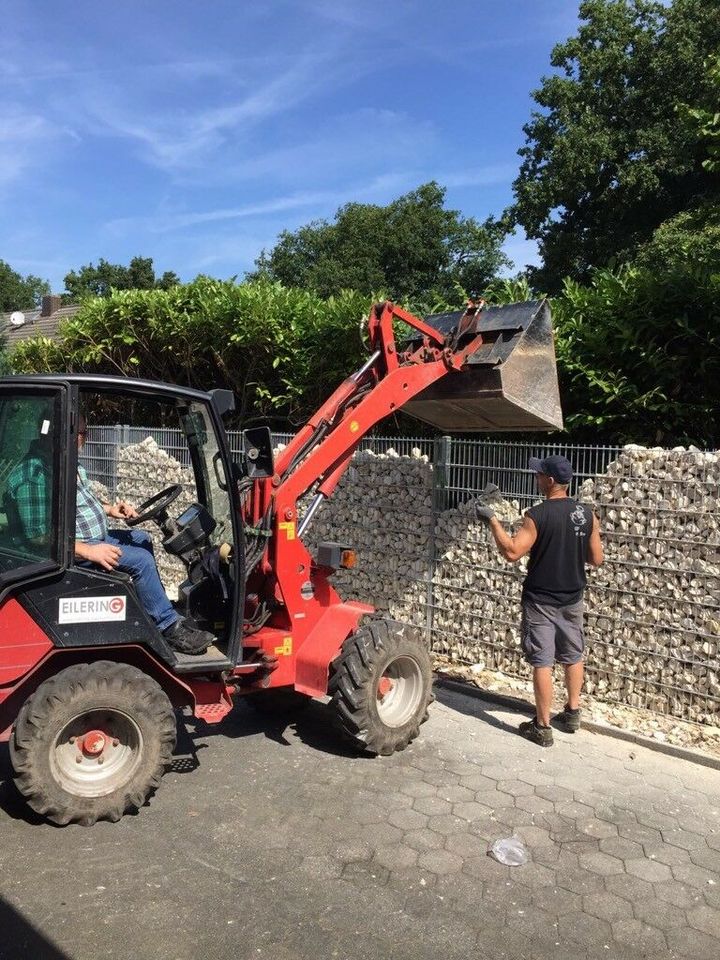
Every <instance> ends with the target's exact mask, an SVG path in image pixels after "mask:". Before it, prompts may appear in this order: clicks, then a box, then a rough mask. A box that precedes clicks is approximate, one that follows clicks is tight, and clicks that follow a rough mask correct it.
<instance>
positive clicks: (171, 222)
mask: <svg viewBox="0 0 720 960" xmlns="http://www.w3.org/2000/svg"><path fill="white" fill-rule="evenodd" d="M508 169H509V168H508V167H505V166H496V167H492V166H490V167H484V168H483V167H479V168H470V169H468V170H461V171H455V172H453V173H447V172H446V173H443V172H440V171H435V172H434V173H429V172H428V171H427V170H424V171H420V170H415V171H407V170H402V171H400V170H398V171H394V172H393V171H388V172H385V173H383V174H380V175H378V176H376V177H374V178H372V179H371V180H370V181H368V182H366V183H356V184H346V185H344V186H343V187H342V188H339V189H336V190H316V191H297V192H294V193H290V194H285V195H281V196H276V197H272V198H270V199H268V200H263V201H261V202H259V203H248V204H242V205H239V206H234V207H220V208H216V209H212V210H197V211H188V212H168V211H160V212H158V213H156V214H153V215H150V216H143V217H119V218H117V219H115V220H111V221H109V222H108V223H106V224H105V229H106V230H107V231H108V232H110V233H115V234H119V235H121V234H128V233H132V232H135V231H147V232H148V233H172V232H173V231H176V230H187V229H189V228H192V227H199V226H204V225H207V224H212V223H222V222H226V221H232V220H247V219H251V218H256V217H271V216H272V215H273V214H278V213H290V212H293V211H298V210H303V209H307V210H309V211H310V213H309V216H310V217H311V218H314V217H317V216H326V215H327V214H328V212H334V211H335V209H336V208H337V207H339V206H341V205H342V204H344V203H348V202H351V201H355V202H363V203H373V202H378V203H379V202H388V201H389V200H390V199H392V198H393V197H394V196H395V195H396V194H397V193H398V192H400V191H403V190H409V189H412V188H414V187H416V186H418V185H419V184H420V183H422V182H426V181H428V180H431V179H436V180H437V181H438V182H439V183H441V184H442V185H447V186H451V187H467V186H489V185H492V184H497V183H502V182H505V181H506V180H507V176H508Z"/></svg>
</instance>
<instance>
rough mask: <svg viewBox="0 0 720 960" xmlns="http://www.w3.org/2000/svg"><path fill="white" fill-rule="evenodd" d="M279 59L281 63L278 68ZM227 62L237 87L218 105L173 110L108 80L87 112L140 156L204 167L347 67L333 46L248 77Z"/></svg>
mask: <svg viewBox="0 0 720 960" xmlns="http://www.w3.org/2000/svg"><path fill="white" fill-rule="evenodd" d="M278 64H280V66H281V69H280V71H279V72H275V74H274V75H273V73H272V71H273V70H275V71H277V67H278ZM226 66H227V71H226V80H227V84H226V86H229V87H231V88H233V93H232V94H231V95H230V96H227V94H226V96H225V99H226V101H227V102H224V103H222V104H221V105H217V106H210V105H208V104H207V103H204V104H203V106H202V107H200V108H198V109H194V110H193V109H189V108H187V107H183V108H181V109H178V108H177V107H175V108H174V109H172V110H171V111H168V109H167V106H166V104H164V103H162V104H161V105H160V109H157V108H155V109H154V108H153V103H152V94H151V92H149V91H147V90H140V91H138V92H137V95H136V97H135V99H134V101H133V100H129V99H128V97H127V95H126V93H125V92H124V91H121V90H119V89H118V88H117V87H114V86H112V85H111V84H108V83H105V84H99V85H98V86H96V88H95V89H94V91H93V92H92V93H88V94H86V95H85V103H84V110H85V113H86V116H87V119H88V121H89V123H90V125H92V126H93V128H94V129H95V130H98V129H100V130H101V131H104V132H105V133H106V134H109V135H111V136H117V137H121V138H125V139H129V140H131V141H135V142H136V143H137V144H138V145H139V147H140V148H141V152H142V156H143V158H144V159H145V160H147V161H148V162H149V163H151V164H152V165H154V166H156V167H158V168H160V169H161V170H163V171H165V172H168V173H171V174H172V173H178V174H182V173H184V172H188V171H191V170H193V169H198V168H203V169H205V164H206V163H207V161H208V160H211V161H212V162H213V163H214V164H219V165H222V163H223V162H224V159H225V158H224V157H223V156H222V154H221V153H220V151H221V150H222V149H223V148H224V147H226V146H228V145H232V146H233V148H237V147H238V146H239V145H240V144H242V142H243V141H245V140H247V139H248V138H249V137H250V135H251V134H252V132H253V130H254V129H255V128H256V127H257V126H258V125H260V124H262V123H264V122H268V121H270V120H273V119H275V118H277V117H278V115H280V114H283V113H287V112H289V111H291V110H293V109H295V108H297V107H298V106H299V105H300V104H301V103H303V102H304V101H307V100H309V99H310V98H312V97H313V96H316V95H317V94H318V93H320V92H321V91H322V90H324V89H332V88H333V85H335V84H337V83H338V82H339V81H340V80H341V76H340V74H341V73H343V72H345V73H346V72H347V70H346V69H345V68H343V67H342V65H341V64H340V63H338V62H336V61H334V58H333V57H332V55H331V54H330V53H328V54H327V55H323V54H322V53H320V54H318V53H317V52H316V51H312V52H307V53H300V54H298V55H296V56H295V57H294V58H280V59H279V60H274V59H273V60H270V61H266V62H265V63H264V65H263V67H264V68H263V69H258V70H257V73H256V74H255V77H252V78H251V79H249V78H248V72H249V71H248V67H247V65H245V64H243V65H242V66H240V64H236V65H235V69H234V71H231V65H230V64H227V65H226ZM176 70H178V71H182V70H186V76H185V79H186V80H187V79H189V75H192V74H194V73H195V71H196V70H197V65H196V64H191V65H190V66H189V67H187V65H185V66H181V65H180V64H176ZM230 72H232V75H231V76H228V74H229V73H230ZM258 76H259V77H261V78H262V79H261V81H260V82H258V81H257V77H258ZM238 88H240V90H238ZM148 100H149V101H150V102H148ZM173 102H174V103H176V102H177V100H176V99H175V98H174V101H173Z"/></svg>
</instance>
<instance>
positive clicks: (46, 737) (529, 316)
mask: <svg viewBox="0 0 720 960" xmlns="http://www.w3.org/2000/svg"><path fill="white" fill-rule="evenodd" d="M398 321H399V324H398ZM367 323H368V330H367V342H368V347H369V357H368V359H367V362H366V363H364V364H363V366H362V367H361V368H360V369H359V370H358V371H357V372H356V373H354V374H353V375H352V376H350V377H348V379H347V380H345V382H344V383H342V384H341V385H340V386H339V387H338V388H337V389H336V390H335V392H334V393H333V394H332V396H331V397H330V398H329V399H328V400H327V402H326V403H324V404H323V406H322V407H321V408H320V409H319V410H318V411H317V412H316V413H315V414H314V416H312V417H311V419H310V420H309V421H308V423H307V424H306V425H305V426H304V427H303V428H302V429H301V430H299V432H298V433H297V434H296V435H295V437H294V438H293V439H292V441H291V442H290V443H289V445H288V446H287V447H286V448H285V449H284V450H283V451H282V452H281V453H280V455H279V456H278V457H277V459H276V460H275V461H274V460H273V451H272V446H271V437H270V431H269V429H268V428H255V429H248V430H246V431H245V432H244V434H243V445H244V446H243V453H242V455H241V456H240V458H239V459H238V460H236V461H234V460H233V457H232V455H231V453H230V450H229V447H228V442H227V438H226V435H225V430H224V427H223V417H224V416H225V415H226V414H229V413H230V412H231V411H232V409H233V404H234V401H233V397H232V394H230V393H229V392H228V391H223V390H215V391H211V392H210V393H203V392H200V391H196V390H191V389H186V388H184V387H178V386H171V385H168V384H163V383H153V382H148V381H144V380H135V379H129V378H124V377H105V376H92V375H84V374H83V375H79V374H78V375H75V374H72V375H71V374H57V375H47V376H45V375H43V376H22V377H20V376H19V377H7V378H4V379H0V740H5V741H9V753H10V759H11V763H12V766H13V769H14V775H15V782H16V784H17V787H18V789H19V790H20V792H21V793H22V794H23V795H24V796H25V797H26V799H27V802H28V803H29V805H30V806H31V807H32V808H33V810H35V811H36V812H37V813H39V814H42V815H44V816H45V817H47V818H49V819H50V820H51V821H53V822H54V823H57V824H66V823H69V822H79V823H82V824H86V825H90V824H92V823H94V822H95V821H97V820H101V819H106V820H113V821H115V820H119V819H120V817H122V816H123V814H124V813H125V812H127V811H129V810H134V809H138V808H139V807H141V806H142V805H143V804H144V803H145V802H146V800H147V799H148V797H149V796H150V794H151V793H152V792H153V791H154V790H155V788H156V787H157V786H158V784H159V782H160V778H161V777H162V774H163V772H164V770H165V768H166V766H167V764H168V762H169V761H170V759H171V755H172V752H173V749H174V745H175V737H176V711H178V710H180V709H186V710H188V709H189V710H190V711H191V712H192V713H193V714H194V716H195V717H197V718H201V719H202V720H204V721H205V722H207V723H210V724H215V723H219V722H220V721H221V720H222V719H223V717H224V716H225V715H226V714H227V713H228V711H229V710H230V709H231V708H232V705H233V699H234V698H235V697H236V696H239V695H245V694H251V695H252V698H253V701H254V702H255V703H256V704H257V705H258V706H259V707H261V706H266V707H268V708H270V709H274V708H277V707H280V706H287V705H288V704H292V703H293V702H294V703H298V704H299V703H302V702H306V701H307V700H308V699H309V698H312V697H318V698H319V697H326V696H327V695H329V696H330V704H329V707H328V708H329V709H330V710H331V711H332V712H333V714H334V716H335V719H336V721H337V725H338V727H339V729H340V731H341V732H342V733H343V734H344V735H345V736H346V737H348V738H349V739H350V740H352V741H353V743H354V744H356V746H357V748H358V749H359V750H362V751H366V752H368V753H371V754H391V753H393V751H395V750H402V749H404V748H405V747H406V746H407V745H408V744H409V743H410V742H411V741H412V740H413V738H414V737H416V736H417V734H418V730H419V726H420V724H421V723H422V722H423V721H424V720H425V719H426V717H427V710H428V705H429V703H430V701H431V699H432V695H431V668H430V659H429V655H428V651H427V649H426V647H425V645H424V643H423V641H422V638H421V637H419V636H418V635H416V634H415V633H414V632H413V631H412V630H411V629H410V628H408V627H406V626H403V625H402V624H398V623H394V622H392V621H388V620H382V619H378V618H375V617H373V613H374V611H373V608H372V607H371V606H370V605H368V604H366V603H357V602H348V601H343V600H342V599H341V597H340V596H339V595H338V593H337V592H336V591H335V590H334V589H333V586H332V583H331V578H332V574H333V571H334V570H336V569H337V568H338V567H341V566H349V565H351V564H352V561H353V551H352V544H343V543H320V544H319V545H318V546H317V549H316V551H315V554H314V555H312V554H311V553H310V551H309V549H308V547H307V546H306V544H305V540H304V535H305V533H306V531H307V529H308V526H309V525H310V523H311V522H312V518H313V516H314V515H315V513H316V511H317V510H318V509H320V507H321V505H322V503H323V501H324V500H325V499H326V498H327V497H329V496H331V494H332V492H333V490H334V489H335V486H336V485H337V483H338V480H339V479H340V477H341V475H342V474H343V471H344V470H345V469H346V467H347V466H348V464H349V462H350V459H351V457H352V455H353V452H354V451H355V450H356V448H357V447H358V445H359V444H360V442H361V441H362V439H363V438H364V437H365V436H366V434H367V433H368V432H369V431H370V430H372V428H373V427H374V426H375V425H376V424H377V423H378V422H379V421H380V420H382V419H383V417H386V416H387V415H388V414H390V413H392V412H393V411H394V410H399V409H401V408H404V409H405V410H407V411H409V412H410V413H412V414H413V415H415V416H417V417H418V418H420V419H422V420H425V421H427V422H429V423H432V424H434V425H436V426H437V427H439V428H441V429H442V430H451V429H454V430H461V431H463V432H468V431H478V432H483V433H484V432H491V431H507V430H521V431H528V430H550V429H557V428H558V427H560V426H561V415H560V405H559V398H558V387H557V375H556V369H555V355H554V348H553V339H552V330H551V323H550V313H549V308H548V306H547V304H546V303H545V302H531V303H524V304H514V305H510V306H505V307H487V306H486V305H485V304H483V303H480V304H476V305H471V306H469V307H468V309H467V310H466V311H465V312H462V311H461V312H458V313H449V314H440V315H436V316H433V317H429V318H427V319H426V320H422V319H419V318H417V317H414V316H412V315H411V314H409V313H407V312H406V311H404V310H402V309H400V308H399V307H397V306H395V305H393V304H391V303H381V304H377V305H376V306H374V307H373V308H372V310H371V312H370V316H369V319H368V321H367ZM400 325H402V327H401V329H402V330H403V331H404V339H403V341H402V343H397V342H396V336H395V329H396V327H399V326H400ZM98 398H99V399H100V400H102V399H103V398H104V399H105V400H106V401H107V400H112V401H113V402H117V401H118V398H124V399H125V400H126V401H130V402H132V403H133V404H136V405H137V404H140V403H153V404H160V405H164V410H165V417H164V422H168V415H170V414H171V415H172V416H173V417H176V418H177V422H179V425H180V427H181V429H182V432H183V435H184V437H185V439H186V442H187V448H188V452H189V460H190V462H191V465H192V471H193V474H194V491H195V498H196V499H195V501H194V502H193V503H192V504H191V505H190V506H189V507H186V508H184V509H183V510H182V512H181V513H180V515H178V516H174V515H173V511H172V510H171V507H172V504H173V503H174V501H175V500H176V499H177V498H178V496H179V494H180V492H181V487H180V486H178V485H174V486H171V487H167V488H166V489H164V490H160V491H159V492H158V493H157V494H156V495H154V496H152V497H151V499H150V500H149V501H147V502H146V503H144V504H142V505H141V507H140V508H139V509H140V514H141V516H140V521H152V522H153V523H154V524H156V525H157V526H159V528H160V529H161V530H162V537H163V539H162V546H163V549H164V550H165V551H166V552H167V553H168V554H170V555H171V556H173V557H175V558H177V559H178V560H179V561H181V562H182V564H183V566H184V570H185V574H186V579H185V581H184V582H183V583H182V585H181V586H180V588H179V593H178V599H177V603H176V607H177V609H178V613H179V614H180V615H181V616H183V617H186V618H188V619H189V620H190V621H191V622H194V623H195V624H196V625H197V626H198V627H199V628H201V629H203V630H206V631H210V632H211V633H212V634H213V637H214V638H215V639H214V643H213V644H212V645H211V646H210V647H209V648H208V650H207V652H205V653H203V654H199V655H191V654H188V653H180V652H178V651H177V650H175V649H173V648H172V647H171V646H170V645H169V644H168V643H167V642H166V639H165V636H164V635H163V634H162V633H161V632H160V631H159V630H158V629H157V627H156V626H155V624H154V622H153V621H152V620H151V619H150V618H149V617H148V615H147V613H146V612H145V610H144V609H143V607H142V605H141V604H140V602H139V600H138V596H137V594H136V591H135V588H134V584H133V581H132V579H131V578H130V577H128V576H127V575H123V574H118V573H116V572H108V571H106V570H104V569H101V568H100V567H99V566H90V565H86V564H82V563H79V562H78V561H77V560H76V558H75V554H74V541H75V512H76V494H77V479H76V478H77V471H78V443H77V434H78V430H79V424H80V423H81V408H82V407H83V406H85V405H87V404H88V403H89V402H97V400H98ZM38 444H42V445H43V448H44V450H45V461H44V463H45V467H44V470H45V471H46V477H47V482H46V485H45V492H46V497H45V501H44V502H43V503H42V504H41V505H40V506H39V507H38V509H37V510H36V513H37V514H38V515H39V516H41V518H42V522H41V528H40V529H38V530H35V531H33V535H32V536H29V535H28V531H27V529H26V528H25V527H24V525H23V523H22V522H21V516H20V514H21V507H23V505H22V504H18V503H17V502H16V496H15V497H14V496H13V490H15V491H17V485H15V486H13V484H11V483H9V482H8V478H9V477H11V476H13V474H14V472H17V471H18V470H23V469H25V468H26V465H27V463H28V459H29V458H30V457H31V456H32V451H33V449H36V448H37V445H38ZM15 475H17V474H16V473H15ZM160 485H161V484H160V483H159V484H158V486H160ZM301 504H304V506H302V507H300V505H301ZM25 506H26V505H25ZM35 506H36V507H37V505H35ZM299 509H300V514H299Z"/></svg>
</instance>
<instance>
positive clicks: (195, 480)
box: [0, 375, 244, 673]
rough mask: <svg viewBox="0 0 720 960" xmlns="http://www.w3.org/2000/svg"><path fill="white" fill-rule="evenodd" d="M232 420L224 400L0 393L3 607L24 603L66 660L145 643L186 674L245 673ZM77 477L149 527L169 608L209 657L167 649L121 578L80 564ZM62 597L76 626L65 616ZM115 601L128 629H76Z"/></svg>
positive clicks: (134, 385) (79, 386)
mask: <svg viewBox="0 0 720 960" xmlns="http://www.w3.org/2000/svg"><path fill="white" fill-rule="evenodd" d="M230 408H231V403H230V397H229V395H227V394H225V393H223V392H218V393H217V394H216V395H215V396H213V394H207V393H202V392H200V391H195V390H189V389H183V388H181V387H175V386H170V385H166V384H158V383H152V382H146V381H140V380H131V379H128V378H120V377H92V376H84V375H68V376H65V377H62V376H57V377H50V376H47V377H46V376H37V377H24V378H20V377H11V378H5V379H2V380H0V603H1V602H2V597H3V595H5V596H7V595H8V594H13V595H17V597H18V599H19V600H20V602H21V603H22V604H23V605H27V606H32V607H33V612H34V615H35V616H36V619H37V620H38V622H40V623H41V624H42V626H43V627H44V628H45V629H46V631H47V633H48V634H49V635H50V636H51V637H52V638H53V640H54V642H55V643H56V644H57V645H59V646H85V645H87V644H88V643H90V644H92V645H98V644H101V643H107V644H116V643H137V642H142V643H145V644H146V645H148V646H150V647H151V648H153V649H154V652H155V653H156V654H158V655H159V656H161V657H162V658H163V659H164V660H166V662H167V663H168V664H169V665H170V666H171V667H172V668H173V669H175V670H176V671H177V672H181V673H184V672H194V671H196V670H198V669H206V670H207V669H210V668H212V669H217V670H219V669H225V668H229V667H230V666H233V665H234V664H235V663H237V661H238V660H239V658H240V656H241V636H240V634H241V624H242V620H241V617H240V615H239V611H240V610H242V607H243V603H244V583H243V579H242V577H241V576H240V575H239V568H240V566H241V563H240V558H242V556H243V545H242V527H241V525H240V523H239V521H238V516H239V514H238V506H239V505H238V502H237V501H238V497H237V484H236V483H235V480H234V468H233V465H232V460H231V454H230V450H229V446H228V442H227V437H226V433H225V429H224V426H223V422H222V414H223V413H226V412H228V411H229V409H230ZM83 420H86V422H87V427H86V429H84V430H80V426H81V424H82V422H83ZM80 433H82V434H83V435H82V436H79V434H80ZM79 476H82V477H83V480H85V479H86V481H87V482H88V483H89V484H90V486H91V488H92V489H93V492H94V494H95V495H96V496H98V497H99V499H100V500H104V501H106V502H109V503H114V502H115V501H116V500H117V499H118V498H120V499H123V500H125V501H127V502H130V503H132V504H133V505H134V506H135V507H137V508H140V509H141V512H142V513H143V515H147V518H148V519H147V521H146V522H145V523H143V524H142V525H141V528H142V529H144V530H146V531H147V532H148V533H149V534H150V535H151V537H152V541H153V546H154V552H155V559H156V562H157V566H158V572H159V574H160V578H161V580H162V581H163V585H164V587H165V589H166V592H167V594H168V597H169V598H170V600H171V601H172V602H173V605H174V606H175V607H176V609H177V610H178V613H179V614H180V615H181V616H182V617H185V618H189V619H190V620H191V621H193V622H194V623H195V624H196V625H197V626H198V627H199V628H201V629H203V630H208V631H209V632H211V633H212V634H213V635H214V636H215V637H216V642H215V644H214V645H213V646H212V647H211V648H210V651H208V654H207V655H205V656H204V657H201V658H197V657H192V656H190V655H185V654H179V653H176V652H175V651H173V650H172V649H170V647H169V646H168V645H167V644H166V643H165V642H164V640H163V637H162V635H161V634H160V632H159V631H158V630H157V629H156V628H155V625H154V623H153V621H152V620H150V618H149V617H148V616H147V614H146V612H145V611H144V609H143V608H142V605H141V604H140V603H139V602H138V598H137V596H135V593H134V589H133V585H132V582H131V581H130V579H129V578H128V577H127V576H126V575H123V574H115V573H113V572H108V571H103V570H101V569H99V568H97V567H93V566H92V565H90V566H89V565H87V564H83V563H79V562H78V561H76V558H75V552H74V543H75V519H76V498H77V495H78V482H79V480H78V478H79ZM108 522H109V525H110V527H111V528H112V527H116V528H123V527H124V524H123V522H122V521H119V520H117V519H113V518H110V519H109V521H108ZM68 597H70V598H71V599H72V600H73V601H74V602H75V608H74V609H76V610H77V611H78V613H77V617H76V618H75V619H76V622H72V615H70V616H69V618H68V616H67V615H66V616H64V615H63V610H66V609H67V598H68ZM118 597H119V598H120V600H121V601H122V604H123V606H122V613H123V619H122V620H112V619H107V620H105V619H104V618H103V619H102V620H101V622H100V623H98V622H94V623H92V622H91V623H86V622H83V621H82V611H83V610H85V609H87V604H86V603H85V600H86V599H87V598H90V599H93V598H96V599H97V601H98V603H99V602H100V600H101V599H103V598H110V599H116V600H117V598H118ZM78 598H84V599H83V600H82V601H81V600H80V599H78ZM63 604H65V606H64V605H63ZM118 606H120V604H119V603H118ZM109 616H110V615H109V614H108V617H109ZM99 626H100V627H101V629H98V627H99ZM201 661H202V662H201Z"/></svg>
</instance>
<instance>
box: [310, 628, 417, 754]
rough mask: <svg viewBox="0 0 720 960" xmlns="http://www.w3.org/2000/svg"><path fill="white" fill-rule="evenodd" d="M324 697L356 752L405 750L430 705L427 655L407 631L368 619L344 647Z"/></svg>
mask: <svg viewBox="0 0 720 960" xmlns="http://www.w3.org/2000/svg"><path fill="white" fill-rule="evenodd" d="M328 693H329V694H330V696H331V698H332V700H331V706H332V709H333V710H334V713H335V717H336V721H337V723H338V725H339V727H340V729H341V731H342V732H343V734H344V735H345V736H346V737H347V738H349V739H350V740H352V742H353V743H355V745H356V746H357V747H358V748H359V749H361V750H363V751H364V752H366V753H372V754H381V755H383V756H388V755H390V754H391V753H395V751H396V750H404V749H405V747H406V746H407V745H408V744H409V743H411V742H412V741H413V740H414V739H415V737H417V735H418V733H419V732H420V724H421V723H424V721H425V720H427V718H428V707H429V705H430V703H431V701H432V700H433V694H432V665H431V662H430V654H429V653H428V650H427V647H426V646H425V644H424V643H423V642H422V639H421V638H420V636H419V635H418V634H417V632H416V631H415V630H414V629H413V628H412V627H409V626H407V625H405V624H400V623H396V622H395V621H393V620H369V621H368V622H367V623H365V624H363V625H362V626H361V627H359V629H358V630H356V631H355V633H353V634H352V635H351V636H350V637H348V639H347V640H346V641H345V643H344V644H343V648H342V650H341V652H340V656H339V657H338V659H337V660H336V661H335V662H334V664H333V669H332V674H331V677H330V684H329V687H328Z"/></svg>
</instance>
